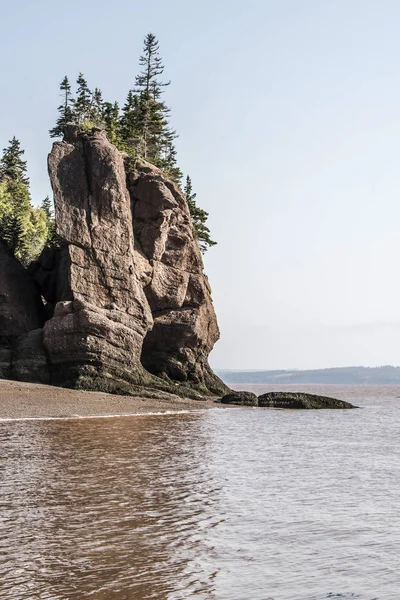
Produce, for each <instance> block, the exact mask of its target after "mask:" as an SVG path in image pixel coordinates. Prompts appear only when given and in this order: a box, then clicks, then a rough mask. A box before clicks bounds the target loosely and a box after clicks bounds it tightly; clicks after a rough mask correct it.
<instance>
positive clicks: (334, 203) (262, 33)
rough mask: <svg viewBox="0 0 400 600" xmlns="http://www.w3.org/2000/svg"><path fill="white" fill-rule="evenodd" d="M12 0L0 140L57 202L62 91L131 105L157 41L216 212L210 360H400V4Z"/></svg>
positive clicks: (191, 165) (201, 188)
mask: <svg viewBox="0 0 400 600" xmlns="http://www.w3.org/2000/svg"><path fill="white" fill-rule="evenodd" d="M0 4H1V34H0V56H1V57H2V69H1V70H2V76H1V84H0V86H1V90H0V147H4V146H5V145H6V144H7V141H8V139H10V138H11V137H12V136H13V135H16V136H17V137H19V138H20V140H21V142H22V144H23V146H24V147H25V148H26V157H27V160H28V167H29V173H30V176H31V182H32V194H33V198H34V201H35V202H40V201H41V199H42V198H43V197H44V196H45V195H46V194H47V193H48V192H49V183H48V178H47V173H46V155H47V153H48V151H49V149H50V140H49V138H48V136H47V130H48V129H49V128H50V127H52V126H53V124H54V120H55V118H56V107H57V106H58V104H59V97H58V84H59V82H60V80H61V79H62V77H63V76H64V75H65V74H68V76H69V77H70V78H71V79H75V78H76V75H77V74H78V72H79V71H83V72H84V74H85V75H86V77H87V79H88V81H89V85H90V86H92V87H96V86H97V87H100V88H101V89H102V90H103V93H104V96H105V98H106V99H110V100H114V99H116V100H118V101H120V102H121V103H123V101H124V99H125V96H126V93H127V91H128V89H129V88H130V87H132V84H133V81H134V76H135V74H136V72H137V59H138V56H139V54H140V52H141V48H142V39H143V37H144V35H145V34H146V33H147V32H149V31H152V32H154V33H155V34H156V36H157V37H158V38H159V41H160V45H161V51H162V56H163V58H164V62H165V65H166V71H165V76H166V78H168V79H171V80H172V84H171V86H170V88H168V90H167V93H166V100H167V102H168V104H169V105H170V106H171V108H172V124H173V126H174V127H175V128H176V129H177V130H178V132H179V134H180V138H179V140H178V143H177V147H178V152H179V161H180V165H181V167H182V169H183V170H184V172H185V173H186V172H189V173H190V174H191V176H192V180H193V184H194V187H195V191H197V194H198V201H199V204H200V205H201V206H202V207H203V208H205V209H207V210H208V211H209V212H210V220H209V223H210V228H211V230H212V233H213V235H214V237H215V238H216V239H217V240H218V242H219V244H218V246H216V247H215V248H214V249H211V250H210V251H209V253H208V255H207V256H206V260H205V263H206V270H207V273H208V275H209V279H210V282H211V285H212V288H213V297H214V303H215V307H216V310H217V314H218V318H219V323H220V328H221V340H220V342H219V343H218V344H217V346H216V348H215V350H214V352H213V354H212V357H211V358H212V360H211V362H212V364H213V366H215V367H226V368H313V367H327V366H342V365H343V366H344V365H353V364H357V365H361V364H363V365H380V364H388V363H390V364H396V365H398V364H400V278H399V274H398V270H399V269H398V265H399V258H400V236H399V234H400V35H399V31H400V2H399V1H398V0H247V1H246V2H243V0H240V1H237V0H212V1H211V0H202V1H201V2H200V1H193V0H192V1H188V0H186V1H185V0H147V1H146V2H143V1H142V0H141V1H140V2H138V1H136V0H114V1H113V2H104V1H102V0H84V1H82V0H80V1H78V0H69V1H68V2H59V1H54V0H51V1H50V0H35V2H31V1H30V0H29V1H28V0H19V1H15V2H6V1H5V0H3V1H2V2H0Z"/></svg>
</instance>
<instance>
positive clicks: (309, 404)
mask: <svg viewBox="0 0 400 600" xmlns="http://www.w3.org/2000/svg"><path fill="white" fill-rule="evenodd" d="M258 406H264V407H270V408H300V409H321V408H357V407H356V406H353V404H350V403H349V402H345V401H344V400H337V399H336V398H329V397H328V396H319V395H317V394H305V393H303V392H267V393H266V394H262V395H261V396H259V397H258Z"/></svg>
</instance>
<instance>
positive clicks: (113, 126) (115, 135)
mask: <svg viewBox="0 0 400 600" xmlns="http://www.w3.org/2000/svg"><path fill="white" fill-rule="evenodd" d="M104 126H105V130H106V133H107V137H108V139H109V140H110V142H111V143H112V144H114V145H115V146H117V148H119V147H120V146H121V142H122V140H121V126H120V116H119V105H118V102H114V103H112V102H105V103H104ZM121 149H122V148H121Z"/></svg>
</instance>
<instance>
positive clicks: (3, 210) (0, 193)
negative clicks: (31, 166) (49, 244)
mask: <svg viewBox="0 0 400 600" xmlns="http://www.w3.org/2000/svg"><path fill="white" fill-rule="evenodd" d="M23 154H24V151H23V150H22V149H21V145H20V143H19V141H18V140H17V139H16V138H15V137H14V138H13V139H12V140H11V141H10V142H9V146H8V147H7V148H5V149H4V151H3V155H2V157H1V159H0V239H1V240H2V241H3V243H5V244H6V246H7V247H8V248H9V249H10V251H11V252H12V253H13V254H14V256H15V257H16V258H18V259H19V260H20V261H21V262H22V263H23V264H28V263H29V262H30V261H31V260H33V259H34V258H36V256H37V255H38V253H39V252H40V251H41V249H42V248H43V245H44V243H45V240H46V237H47V235H48V229H47V223H46V215H45V213H44V211H42V210H41V209H38V208H33V206H32V205H31V198H30V193H29V179H28V177H27V175H26V162H25V161H24V160H23V159H22V156H23Z"/></svg>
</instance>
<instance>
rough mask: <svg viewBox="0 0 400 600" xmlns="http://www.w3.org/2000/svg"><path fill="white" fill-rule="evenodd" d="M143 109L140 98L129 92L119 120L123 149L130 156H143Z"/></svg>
mask: <svg viewBox="0 0 400 600" xmlns="http://www.w3.org/2000/svg"><path fill="white" fill-rule="evenodd" d="M141 124H142V107H141V106H140V102H139V96H138V95H137V94H135V92H133V91H132V90H129V92H128V96H127V98H126V102H125V104H124V106H123V107H122V114H121V117H120V120H119V130H120V133H121V141H122V149H123V150H125V151H126V152H128V153H130V154H139V155H141V154H143V152H142V148H141V135H142V126H141Z"/></svg>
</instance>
